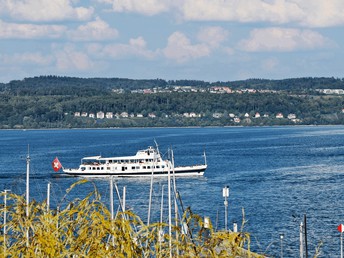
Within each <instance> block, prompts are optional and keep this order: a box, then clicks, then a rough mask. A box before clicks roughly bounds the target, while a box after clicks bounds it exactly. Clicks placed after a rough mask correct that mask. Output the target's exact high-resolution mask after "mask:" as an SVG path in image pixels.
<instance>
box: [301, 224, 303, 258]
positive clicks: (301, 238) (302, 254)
mask: <svg viewBox="0 0 344 258" xmlns="http://www.w3.org/2000/svg"><path fill="white" fill-rule="evenodd" d="M300 258H303V223H302V222H301V223H300Z"/></svg>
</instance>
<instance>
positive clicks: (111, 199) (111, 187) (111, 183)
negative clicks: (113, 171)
mask: <svg viewBox="0 0 344 258" xmlns="http://www.w3.org/2000/svg"><path fill="white" fill-rule="evenodd" d="M110 211H111V220H113V219H114V208H113V177H112V176H110Z"/></svg>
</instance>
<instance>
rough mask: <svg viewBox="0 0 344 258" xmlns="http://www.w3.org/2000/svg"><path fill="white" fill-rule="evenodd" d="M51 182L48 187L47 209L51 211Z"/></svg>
mask: <svg viewBox="0 0 344 258" xmlns="http://www.w3.org/2000/svg"><path fill="white" fill-rule="evenodd" d="M50 184H51V183H50V182H49V183H48V188H47V211H48V212H49V209H50Z"/></svg>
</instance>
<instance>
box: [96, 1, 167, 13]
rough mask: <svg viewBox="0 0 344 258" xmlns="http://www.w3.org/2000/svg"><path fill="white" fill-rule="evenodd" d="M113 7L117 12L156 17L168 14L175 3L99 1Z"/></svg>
mask: <svg viewBox="0 0 344 258" xmlns="http://www.w3.org/2000/svg"><path fill="white" fill-rule="evenodd" d="M99 1H100V2H104V3H108V4H111V5H112V10H113V11H115V12H134V13H141V14H144V15H155V14H158V13H162V12H166V11H168V9H169V8H170V6H171V4H170V3H172V2H173V1H170V0H99Z"/></svg>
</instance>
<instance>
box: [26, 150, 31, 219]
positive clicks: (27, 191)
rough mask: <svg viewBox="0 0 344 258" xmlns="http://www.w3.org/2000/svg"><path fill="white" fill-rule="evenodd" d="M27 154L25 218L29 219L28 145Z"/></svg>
mask: <svg viewBox="0 0 344 258" xmlns="http://www.w3.org/2000/svg"><path fill="white" fill-rule="evenodd" d="M27 148H28V153H27V157H26V217H29V202H30V147H29V145H28V147H27Z"/></svg>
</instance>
